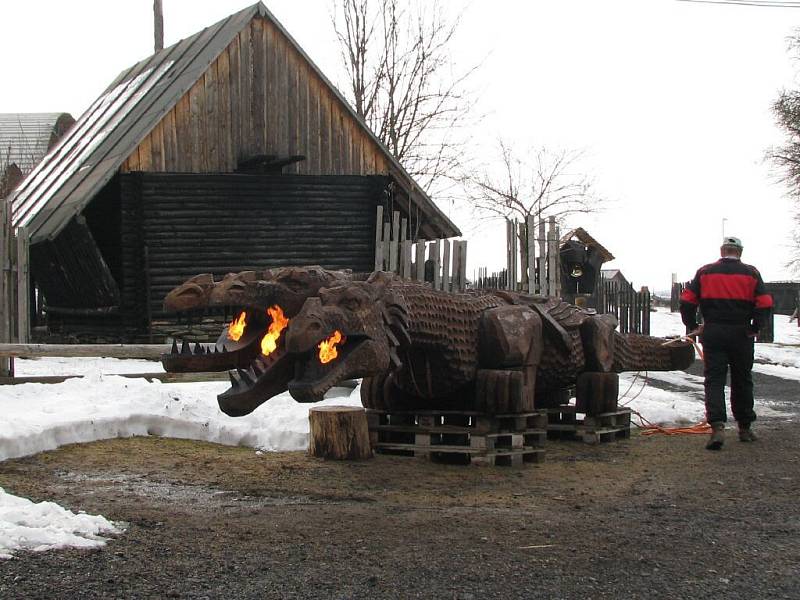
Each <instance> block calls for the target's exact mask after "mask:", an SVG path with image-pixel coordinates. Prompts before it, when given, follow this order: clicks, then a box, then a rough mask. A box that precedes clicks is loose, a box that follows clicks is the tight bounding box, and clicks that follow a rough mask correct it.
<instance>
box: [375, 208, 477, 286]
mask: <svg viewBox="0 0 800 600" xmlns="http://www.w3.org/2000/svg"><path fill="white" fill-rule="evenodd" d="M375 270H376V271H390V272H392V273H397V274H398V275H400V276H401V277H403V278H405V279H413V280H415V281H428V282H430V283H431V285H432V286H433V287H434V288H435V289H437V290H444V291H448V292H461V291H464V289H465V288H466V283H467V242H465V241H461V240H452V241H451V240H447V239H441V240H434V241H426V240H418V241H416V242H415V241H412V240H410V239H408V220H407V219H405V218H401V216H400V213H399V212H397V211H394V212H393V213H392V218H391V222H389V221H384V211H383V207H382V206H379V207H378V211H377V217H376V225H375Z"/></svg>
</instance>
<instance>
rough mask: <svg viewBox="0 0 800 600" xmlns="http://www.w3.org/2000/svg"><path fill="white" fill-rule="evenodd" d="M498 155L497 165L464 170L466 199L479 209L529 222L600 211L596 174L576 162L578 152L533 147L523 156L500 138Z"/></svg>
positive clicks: (487, 212) (486, 212)
mask: <svg viewBox="0 0 800 600" xmlns="http://www.w3.org/2000/svg"><path fill="white" fill-rule="evenodd" d="M498 148H499V151H500V156H499V160H498V161H497V165H496V167H495V168H494V169H493V170H488V169H487V170H484V171H482V172H480V173H474V174H469V175H465V176H464V177H463V178H462V181H463V182H464V184H465V190H466V193H467V198H468V200H469V202H470V204H471V205H472V206H473V207H474V208H475V209H477V210H478V211H479V212H482V213H485V214H488V215H490V216H495V217H503V218H506V219H520V220H521V221H525V220H526V219H527V218H528V217H529V216H534V217H536V220H537V221H538V220H539V219H541V218H547V217H555V218H556V220H558V221H564V219H565V218H566V217H568V216H570V215H573V214H577V213H591V212H596V211H597V210H599V209H600V207H601V205H602V199H601V198H600V196H599V195H598V194H597V193H596V192H595V186H594V181H593V179H592V178H591V177H590V176H588V175H586V174H583V173H581V172H580V171H579V170H578V169H577V167H578V164H577V163H578V162H579V161H580V159H581V158H582V157H583V153H582V152H580V151H571V150H556V151H552V150H548V149H547V148H544V147H542V148H537V149H531V150H528V151H527V152H525V153H524V155H523V156H522V157H521V156H520V153H519V152H518V151H516V150H515V149H514V148H513V147H512V146H511V145H509V143H508V142H506V141H504V140H500V141H499V142H498Z"/></svg>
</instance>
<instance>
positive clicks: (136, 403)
mask: <svg viewBox="0 0 800 600" xmlns="http://www.w3.org/2000/svg"><path fill="white" fill-rule="evenodd" d="M77 360H79V359H77ZM27 362H29V361H21V360H20V361H17V365H18V369H17V372H18V373H19V372H20V371H23V372H24V369H25V363H27ZM37 362H39V363H43V362H46V361H44V360H41V361H37ZM119 362H124V361H119ZM61 364H64V363H61ZM37 369H41V364H39V365H37ZM146 370H147V369H146ZM149 370H150V371H153V370H154V369H153V367H152V366H151V367H150V369H149ZM227 388H228V384H227V383H223V382H210V383H161V382H159V381H153V382H148V381H146V380H144V379H130V378H126V377H118V376H113V375H104V374H103V373H100V372H94V373H91V374H88V375H86V376H85V377H82V378H77V379H68V380H67V381H65V382H63V383H59V384H40V383H26V384H21V385H13V386H2V387H0V404H1V405H2V406H3V416H4V419H3V420H2V421H0V460H6V459H8V458H15V457H20V456H27V455H30V454H35V453H37V452H41V451H43V450H52V449H54V448H58V447H59V446H63V445H65V444H74V443H80V442H91V441H94V440H102V439H109V438H117V437H130V436H134V435H157V436H162V437H171V438H183V439H193V440H202V441H206V442H216V443H219V444H226V445H230V446H248V447H252V448H259V449H261V450H267V451H281V450H283V451H286V450H303V449H305V448H306V447H307V446H308V432H309V428H308V407H309V405H308V404H300V403H298V402H295V401H294V400H293V399H292V398H291V396H289V395H288V393H287V394H281V395H279V396H276V397H275V398H273V399H271V400H270V401H269V402H267V403H266V404H264V405H262V406H261V407H260V408H259V409H258V410H256V411H255V412H253V413H252V414H250V415H247V416H245V417H236V418H234V417H229V416H227V415H225V414H224V413H222V412H221V411H220V410H219V407H218V405H217V395H218V394H220V393H222V392H224V391H225V390H226V389H227ZM325 404H344V405H360V404H361V399H360V392H359V390H358V388H356V390H350V389H344V388H335V389H334V390H332V393H331V394H329V397H328V398H326V400H324V401H323V402H321V403H320V405H325Z"/></svg>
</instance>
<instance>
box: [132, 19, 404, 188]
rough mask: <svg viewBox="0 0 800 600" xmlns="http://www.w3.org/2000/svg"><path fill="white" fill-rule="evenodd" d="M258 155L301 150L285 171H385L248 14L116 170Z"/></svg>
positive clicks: (329, 99) (170, 168)
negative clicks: (233, 35)
mask: <svg viewBox="0 0 800 600" xmlns="http://www.w3.org/2000/svg"><path fill="white" fill-rule="evenodd" d="M259 154H274V155H279V156H286V155H305V156H306V157H307V160H305V161H303V162H300V163H296V164H293V165H290V166H289V167H287V168H286V170H285V172H287V173H299V174H311V175H371V174H386V173H388V171H389V163H388V161H387V159H386V157H385V155H384V154H383V152H382V151H381V149H380V148H379V146H378V145H377V144H376V143H375V142H374V140H373V139H372V138H371V137H370V135H369V134H368V133H367V132H366V131H365V129H364V127H362V126H361V125H360V124H359V123H358V122H357V121H356V120H355V119H354V118H353V116H352V115H351V113H350V112H349V110H348V109H347V108H346V107H345V106H344V104H343V103H342V102H341V101H340V100H339V99H338V98H337V97H336V95H335V94H334V92H333V91H332V90H331V89H330V88H329V86H328V85H327V84H326V83H325V82H324V81H323V80H322V79H321V78H320V77H319V76H318V75H317V74H316V73H315V72H314V70H313V69H312V68H311V66H310V65H309V63H308V62H307V61H306V60H305V58H303V57H302V56H301V54H300V53H299V52H298V51H297V50H296V49H295V48H294V47H293V46H292V44H291V43H290V42H289V40H288V39H287V38H286V37H285V36H284V35H283V34H282V33H281V32H280V31H279V30H278V29H277V27H276V26H275V25H274V24H273V23H271V22H269V21H268V20H266V19H264V18H260V17H258V18H255V19H253V21H251V23H250V25H249V26H248V27H245V28H244V29H243V30H242V31H241V32H240V33H239V35H238V36H237V37H236V39H234V40H233V42H232V43H231V44H230V45H229V46H228V47H227V48H226V49H225V50H224V51H223V52H222V54H221V55H220V56H219V57H218V58H217V59H216V60H215V61H214V62H213V63H212V64H211V65H210V66H209V67H208V68H207V69H206V71H205V73H204V74H203V76H202V77H201V78H200V79H199V80H198V81H197V83H195V85H194V86H193V87H192V88H191V89H190V90H189V91H188V92H187V93H186V94H184V96H183V97H182V98H181V99H180V100H179V101H178V103H177V104H176V106H175V107H174V108H173V109H172V110H171V111H170V112H169V113H167V115H166V116H165V117H164V118H163V119H162V121H161V122H160V123H159V124H158V125H157V126H156V127H155V128H154V129H153V131H152V132H151V133H150V134H149V135H148V136H147V137H146V138H145V139H144V140H143V141H142V142H141V143H140V144H139V146H138V147H137V148H136V150H134V151H133V153H132V154H131V155H130V156H129V157H128V158H127V160H126V161H125V162H124V163H123V165H122V167H121V171H122V172H129V171H151V172H189V173H213V172H218V173H224V172H228V173H230V172H232V171H234V170H235V169H236V166H237V164H238V163H239V162H240V161H242V160H244V159H247V158H250V157H253V156H255V155H259Z"/></svg>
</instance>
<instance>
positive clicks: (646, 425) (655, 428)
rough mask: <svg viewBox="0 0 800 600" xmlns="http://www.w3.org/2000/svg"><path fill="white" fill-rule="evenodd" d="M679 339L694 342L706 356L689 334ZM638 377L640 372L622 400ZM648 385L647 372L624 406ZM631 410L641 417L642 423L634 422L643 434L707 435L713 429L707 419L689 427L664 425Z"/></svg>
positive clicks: (699, 352) (665, 344) (623, 396)
mask: <svg viewBox="0 0 800 600" xmlns="http://www.w3.org/2000/svg"><path fill="white" fill-rule="evenodd" d="M677 339H678V340H680V341H689V342H692V344H693V345H694V348H695V350H697V354H699V355H700V358H701V359H703V358H704V357H703V349H702V348H701V347H700V344H698V343H697V342H696V341H695V340H694V339H693V338H691V337H687V336H681V337H680V338H677ZM673 341H675V340H670V341H669V342H665V343H664V344H663V345H664V346H667V345H669V344H670V343H672V342H673ZM638 377H639V373H637V374H636V377H634V378H633V381H632V382H631V384H630V386H628V389H627V390H625V393H624V394H622V397H621V398H620V400H623V399H624V398H625V396H626V395H627V394H628V392H629V391H630V390H631V388H632V387H633V385H634V384H635V383H636V379H638ZM646 386H647V373H646V372H645V374H644V381H643V383H642V388H641V389H640V390H639V391H638V392H637V393H636V395H635V396H633V397H632V398H630V399H629V400H628V401H627V402H625V403H622V406H624V405H625V404H627V403H629V402H631V401H633V400H635V399H636V398H637V397H638V396H639V394H641V393H642V391H643V390H644V388H645V387H646ZM631 412H632V413H633V414H634V415H636V416H637V417H639V419H640V421H641V422H640V423H635V422H634V425H636V426H637V427H638V428H639V429H641V430H642V435H655V434H657V433H658V434H662V435H707V434H708V433H709V432H710V431H711V426H710V425H709V424H708V423H707V422H706V421H701V422H700V423H696V424H694V425H690V426H688V427H662V426H661V425H656V424H655V423H651V422H650V421H648V420H647V419H645V418H644V417H643V416H642V414H641V413H640V412H638V411H635V410H633V409H631Z"/></svg>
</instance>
